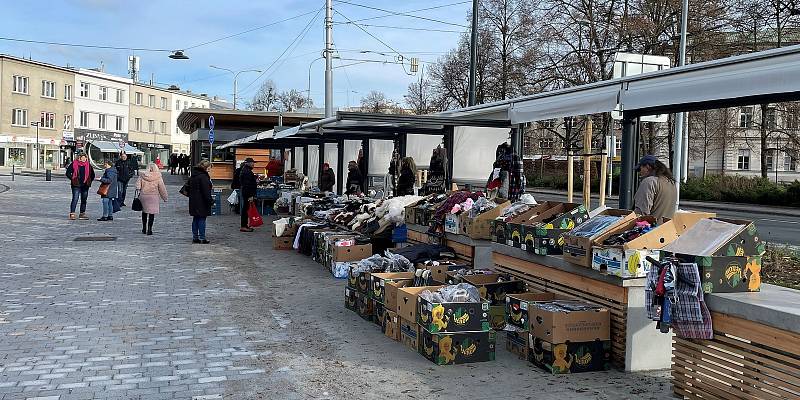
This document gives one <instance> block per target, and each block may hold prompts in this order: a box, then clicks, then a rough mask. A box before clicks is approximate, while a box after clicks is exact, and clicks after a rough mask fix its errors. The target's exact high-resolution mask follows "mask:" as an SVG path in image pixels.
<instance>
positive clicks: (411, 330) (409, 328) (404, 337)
mask: <svg viewBox="0 0 800 400" xmlns="http://www.w3.org/2000/svg"><path fill="white" fill-rule="evenodd" d="M397 320H398V321H399V322H400V342H401V343H403V346H406V347H408V348H409V349H411V350H413V351H415V352H416V351H419V324H417V322H416V321H414V322H411V321H409V320H407V319H405V318H401V317H399V316H398V319H397Z"/></svg>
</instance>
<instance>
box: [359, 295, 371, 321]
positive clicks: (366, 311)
mask: <svg viewBox="0 0 800 400" xmlns="http://www.w3.org/2000/svg"><path fill="white" fill-rule="evenodd" d="M356 307H357V310H356V312H357V313H358V315H359V316H361V318H363V319H364V320H366V321H372V318H373V317H374V316H375V311H374V307H375V304H374V303H373V302H372V299H370V298H369V296H367V295H366V293H358V292H357V293H356Z"/></svg>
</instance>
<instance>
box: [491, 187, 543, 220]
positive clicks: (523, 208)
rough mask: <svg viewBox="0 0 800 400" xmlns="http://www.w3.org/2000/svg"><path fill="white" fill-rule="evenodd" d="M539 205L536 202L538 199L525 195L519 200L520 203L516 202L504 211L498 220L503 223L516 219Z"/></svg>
mask: <svg viewBox="0 0 800 400" xmlns="http://www.w3.org/2000/svg"><path fill="white" fill-rule="evenodd" d="M537 204H539V203H537V202H536V199H534V198H533V196H532V195H531V194H529V193H525V194H523V195H522V197H520V198H519V201H516V202H514V203H513V204H511V205H510V206H508V207H507V208H506V209H504V210H503V212H502V213H501V214H500V216H498V217H497V219H499V220H503V221H510V220H511V219H513V218H514V217H516V216H518V215H522V214H524V213H525V212H527V211H528V210H530V209H531V208H532V207H533V206H535V205H537Z"/></svg>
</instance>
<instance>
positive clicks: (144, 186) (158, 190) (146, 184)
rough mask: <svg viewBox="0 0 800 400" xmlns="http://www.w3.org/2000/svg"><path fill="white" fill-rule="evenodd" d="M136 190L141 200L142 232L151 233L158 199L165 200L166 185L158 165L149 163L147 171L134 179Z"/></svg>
mask: <svg viewBox="0 0 800 400" xmlns="http://www.w3.org/2000/svg"><path fill="white" fill-rule="evenodd" d="M136 190H138V191H139V201H141V202H142V233H143V234H146V235H152V234H153V222H154V221H155V219H156V214H158V212H159V210H160V202H159V201H160V200H163V201H164V202H166V201H167V187H166V186H165V185H164V179H163V178H162V177H161V171H159V170H158V167H157V166H156V165H155V164H153V163H150V164H148V165H147V171H145V172H142V174H141V175H139V179H137V180H136Z"/></svg>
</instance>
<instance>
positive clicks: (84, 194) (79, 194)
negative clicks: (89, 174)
mask: <svg viewBox="0 0 800 400" xmlns="http://www.w3.org/2000/svg"><path fill="white" fill-rule="evenodd" d="M88 197H89V187H88V186H72V202H71V203H70V205H69V212H70V213H73V214H74V213H75V209H76V208H77V207H78V199H79V198H80V200H81V212H82V213H85V212H86V199H87V198H88Z"/></svg>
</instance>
